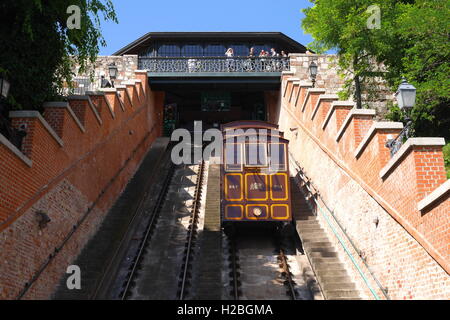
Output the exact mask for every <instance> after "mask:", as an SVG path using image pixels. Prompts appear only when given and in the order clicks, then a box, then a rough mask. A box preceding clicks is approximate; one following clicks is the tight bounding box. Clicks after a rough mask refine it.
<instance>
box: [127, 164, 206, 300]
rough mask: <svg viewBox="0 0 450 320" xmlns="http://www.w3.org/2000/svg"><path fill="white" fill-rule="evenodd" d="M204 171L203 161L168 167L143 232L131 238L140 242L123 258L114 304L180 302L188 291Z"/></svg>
mask: <svg viewBox="0 0 450 320" xmlns="http://www.w3.org/2000/svg"><path fill="white" fill-rule="evenodd" d="M204 167H205V164H204V162H201V163H199V164H196V165H180V166H172V167H171V169H170V172H169V174H168V175H167V177H166V178H165V181H164V183H163V186H162V188H161V192H160V194H159V196H158V198H157V201H156V204H155V205H154V208H153V212H152V214H151V219H149V220H148V223H147V225H146V226H145V229H144V231H143V232H142V230H141V233H140V234H136V235H135V236H134V239H136V238H138V239H140V243H139V246H138V248H137V250H134V252H135V253H134V254H133V255H131V256H130V255H128V257H127V260H129V262H128V264H127V265H126V270H125V272H124V271H122V274H126V275H125V276H123V277H122V279H121V281H123V284H122V286H121V290H120V294H119V296H118V298H119V299H122V300H128V299H186V296H187V295H188V289H189V288H190V286H191V283H190V281H191V268H192V261H193V259H194V255H195V246H196V240H197V233H198V225H199V220H200V217H199V211H200V206H201V204H200V200H201V195H202V186H203V180H204V177H203V175H204V171H205V170H204ZM194 180H195V182H194ZM122 268H123V267H122Z"/></svg>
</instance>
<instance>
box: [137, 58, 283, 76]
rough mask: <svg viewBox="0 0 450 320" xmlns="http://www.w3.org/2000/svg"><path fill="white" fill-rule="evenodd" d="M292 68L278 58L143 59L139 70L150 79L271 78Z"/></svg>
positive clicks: (140, 61)
mask: <svg viewBox="0 0 450 320" xmlns="http://www.w3.org/2000/svg"><path fill="white" fill-rule="evenodd" d="M289 67H290V65H289V58H278V57H254V58H248V57H233V58H228V57H176V58H175V57H174V58H163V57H139V69H141V70H143V69H145V70H147V71H148V73H149V76H183V77H195V76H199V77H211V76H220V77H224V76H225V77H226V76H228V77H230V76H231V77H236V76H243V77H252V76H262V77H267V76H279V75H280V74H281V72H282V71H287V70H289Z"/></svg>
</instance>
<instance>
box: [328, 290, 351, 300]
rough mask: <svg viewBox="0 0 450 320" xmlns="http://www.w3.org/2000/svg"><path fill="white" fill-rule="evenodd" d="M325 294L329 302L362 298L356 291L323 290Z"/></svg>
mask: <svg viewBox="0 0 450 320" xmlns="http://www.w3.org/2000/svg"><path fill="white" fill-rule="evenodd" d="M323 293H324V295H325V298H326V299H327V300H334V299H337V298H345V299H353V298H360V296H359V292H358V291H356V290H323Z"/></svg>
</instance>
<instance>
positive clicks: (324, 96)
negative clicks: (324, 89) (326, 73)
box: [319, 94, 339, 100]
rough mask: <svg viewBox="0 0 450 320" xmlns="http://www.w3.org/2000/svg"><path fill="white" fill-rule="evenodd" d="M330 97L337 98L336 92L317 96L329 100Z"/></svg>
mask: <svg viewBox="0 0 450 320" xmlns="http://www.w3.org/2000/svg"><path fill="white" fill-rule="evenodd" d="M331 99H339V96H338V95H337V94H321V95H320V96H319V100H331Z"/></svg>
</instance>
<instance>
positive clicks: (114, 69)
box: [108, 62, 118, 87]
mask: <svg viewBox="0 0 450 320" xmlns="http://www.w3.org/2000/svg"><path fill="white" fill-rule="evenodd" d="M108 72H109V78H110V79H111V85H112V86H113V87H114V80H115V79H116V78H117V73H118V69H117V66H116V64H115V63H114V62H113V63H111V64H110V65H109V66H108Z"/></svg>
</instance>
